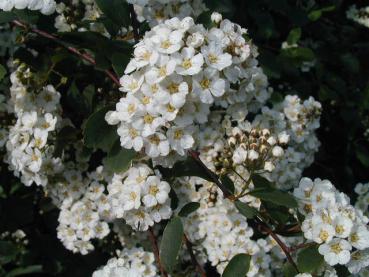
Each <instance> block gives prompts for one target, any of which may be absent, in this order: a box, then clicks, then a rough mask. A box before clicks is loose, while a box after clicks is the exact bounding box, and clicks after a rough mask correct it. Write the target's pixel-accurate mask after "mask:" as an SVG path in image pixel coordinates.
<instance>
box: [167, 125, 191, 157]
mask: <svg viewBox="0 0 369 277" xmlns="http://www.w3.org/2000/svg"><path fill="white" fill-rule="evenodd" d="M189 130H190V129H188V128H180V127H173V128H170V129H169V130H168V132H167V136H168V139H169V143H170V146H171V148H172V149H174V150H175V151H177V153H178V154H179V155H181V156H184V155H185V150H187V149H190V148H191V147H192V145H193V144H194V142H195V141H194V139H193V137H192V135H191V132H190V133H189V132H188V131H189Z"/></svg>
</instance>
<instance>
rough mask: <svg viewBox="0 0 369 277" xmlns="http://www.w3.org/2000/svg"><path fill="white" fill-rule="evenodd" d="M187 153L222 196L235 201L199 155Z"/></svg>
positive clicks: (190, 151) (192, 152) (191, 151)
mask: <svg viewBox="0 0 369 277" xmlns="http://www.w3.org/2000/svg"><path fill="white" fill-rule="evenodd" d="M188 153H189V154H190V156H191V157H192V159H194V160H195V162H196V163H197V164H198V165H199V166H200V167H201V168H202V169H204V171H205V173H206V175H208V177H209V178H210V179H211V180H212V181H213V182H214V183H215V184H216V185H217V186H218V187H219V188H220V190H221V191H222V192H223V196H224V197H225V198H227V199H229V200H231V201H234V200H236V197H235V196H234V195H233V194H232V193H230V192H229V191H228V189H227V188H226V187H225V186H224V185H223V184H222V183H221V182H220V181H219V178H218V176H217V175H216V174H215V173H214V172H213V171H211V170H210V169H209V168H208V167H207V166H206V165H205V164H204V163H203V162H202V161H201V159H200V157H199V153H197V152H196V151H193V150H189V151H188Z"/></svg>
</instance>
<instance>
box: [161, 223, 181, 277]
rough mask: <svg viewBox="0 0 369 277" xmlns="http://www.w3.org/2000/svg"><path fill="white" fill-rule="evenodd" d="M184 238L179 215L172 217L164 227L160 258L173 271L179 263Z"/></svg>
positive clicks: (166, 267)
mask: <svg viewBox="0 0 369 277" xmlns="http://www.w3.org/2000/svg"><path fill="white" fill-rule="evenodd" d="M182 240H183V225H182V221H181V219H180V218H179V217H174V218H172V219H171V220H170V221H169V223H168V224H167V226H166V227H165V229H164V233H163V238H162V240H161V243H160V259H161V261H162V263H163V266H164V268H165V269H166V270H167V271H168V272H171V271H172V270H173V269H174V266H175V264H176V263H177V257H178V253H179V250H180V249H181V245H182Z"/></svg>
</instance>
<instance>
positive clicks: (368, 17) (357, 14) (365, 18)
mask: <svg viewBox="0 0 369 277" xmlns="http://www.w3.org/2000/svg"><path fill="white" fill-rule="evenodd" d="M346 16H347V18H348V19H351V20H353V21H355V22H356V23H359V24H361V25H363V26H365V27H367V28H369V6H367V7H362V8H357V7H356V5H352V6H351V7H350V8H349V9H348V10H347V12H346Z"/></svg>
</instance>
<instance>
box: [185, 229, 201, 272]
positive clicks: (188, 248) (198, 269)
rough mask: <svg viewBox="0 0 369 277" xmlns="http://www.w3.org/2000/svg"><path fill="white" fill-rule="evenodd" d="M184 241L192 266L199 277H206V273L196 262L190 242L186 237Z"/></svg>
mask: <svg viewBox="0 0 369 277" xmlns="http://www.w3.org/2000/svg"><path fill="white" fill-rule="evenodd" d="M184 240H185V243H186V247H187V250H188V252H189V253H190V256H191V261H192V264H193V265H194V267H195V269H196V271H197V272H198V273H199V274H200V276H201V277H206V273H205V271H204V269H203V268H202V267H201V265H200V264H199V262H198V261H197V259H196V256H195V254H194V252H193V249H192V243H191V242H190V240H189V239H188V238H187V236H186V235H184Z"/></svg>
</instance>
